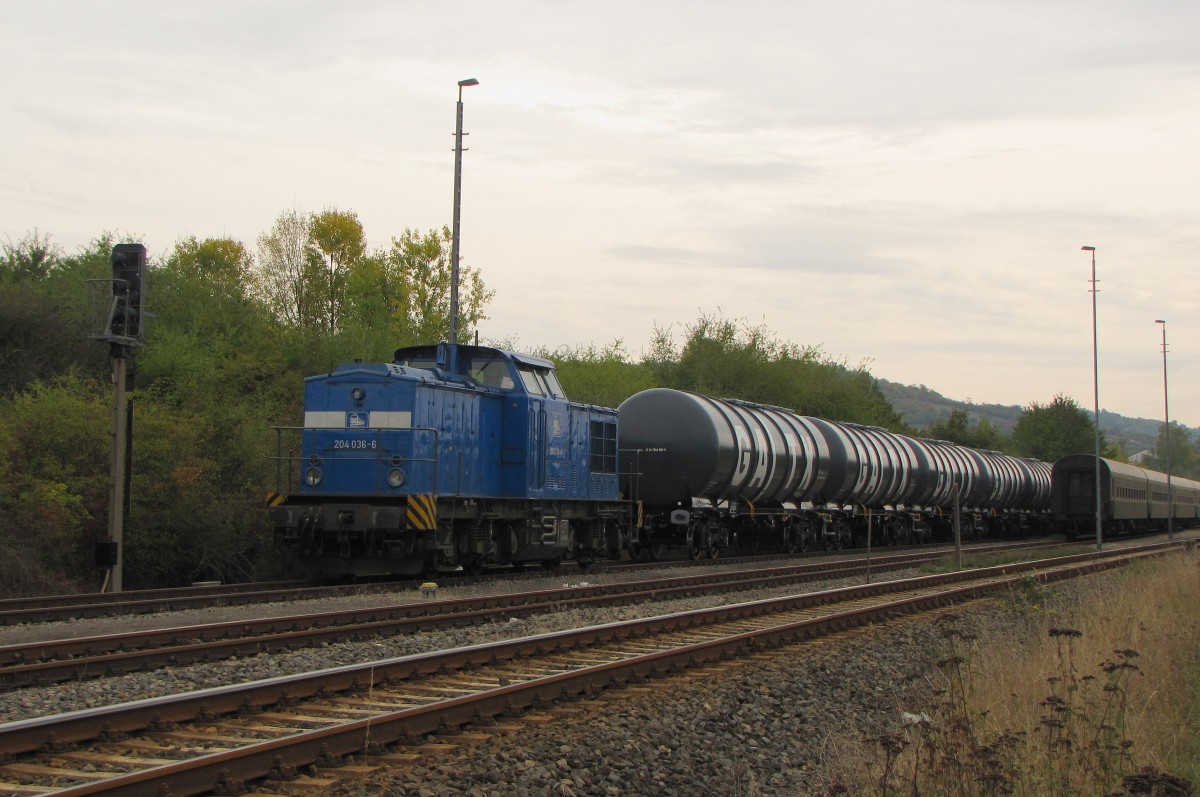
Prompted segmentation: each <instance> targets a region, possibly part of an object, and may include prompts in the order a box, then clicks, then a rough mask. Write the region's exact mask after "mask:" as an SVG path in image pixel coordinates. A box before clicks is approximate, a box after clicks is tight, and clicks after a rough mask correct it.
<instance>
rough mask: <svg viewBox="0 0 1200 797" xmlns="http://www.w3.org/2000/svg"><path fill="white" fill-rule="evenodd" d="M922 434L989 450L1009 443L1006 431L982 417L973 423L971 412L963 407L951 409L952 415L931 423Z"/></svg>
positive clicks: (995, 449) (997, 448) (1003, 446)
mask: <svg viewBox="0 0 1200 797" xmlns="http://www.w3.org/2000/svg"><path fill="white" fill-rule="evenodd" d="M922 435H923V436H924V437H931V438H933V439H935V440H949V441H950V442H952V443H958V444H959V445H962V446H970V447H972V448H982V449H985V450H989V451H1002V450H1005V449H1006V448H1007V447H1008V445H1009V441H1008V440H1007V439H1006V438H1005V436H1004V433H1003V432H1001V431H1000V430H999V429H997V428H996V427H995V425H994V424H993V423H992V422H991V421H989V420H988V419H987V418H980V419H978V420H977V421H976V422H975V424H974V425H972V424H971V416H970V413H968V412H967V411H966V410H964V409H961V408H955V409H953V410H951V411H950V417H948V418H946V419H945V420H941V421H936V422H934V423H931V424H930V425H929V426H928V427H927V428H926V429H925V430H924V431H923V432H922Z"/></svg>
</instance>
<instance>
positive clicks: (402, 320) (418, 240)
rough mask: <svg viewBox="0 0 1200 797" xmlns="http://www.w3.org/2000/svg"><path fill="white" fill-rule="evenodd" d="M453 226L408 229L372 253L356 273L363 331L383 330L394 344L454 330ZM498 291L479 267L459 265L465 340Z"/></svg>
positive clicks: (355, 298)
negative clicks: (384, 248) (425, 230)
mask: <svg viewBox="0 0 1200 797" xmlns="http://www.w3.org/2000/svg"><path fill="white" fill-rule="evenodd" d="M450 245H451V237H450V228H449V227H443V228H442V229H441V230H430V231H429V232H428V233H425V234H422V233H420V232H418V231H417V230H413V229H405V230H404V233H403V234H402V235H400V237H398V238H393V239H392V246H391V248H390V249H389V250H387V251H386V252H383V253H380V254H378V255H376V256H374V257H370V258H367V259H366V260H365V261H364V262H363V267H362V268H361V269H359V270H357V271H356V272H355V273H353V274H352V275H351V278H350V279H351V282H350V284H349V285H348V297H349V304H350V313H351V315H352V317H353V320H354V324H355V325H356V326H357V327H358V328H359V329H360V330H371V331H372V332H373V334H375V335H380V334H381V333H383V332H384V331H385V330H386V332H387V334H388V335H390V337H391V339H392V341H394V345H406V344H414V343H436V342H437V341H439V340H445V339H446V338H447V337H448V336H449V334H450V283H451V268H450V248H451V246H450ZM494 295H495V292H494V291H491V290H488V289H487V287H486V286H485V285H484V283H483V278H482V276H481V275H480V274H479V271H478V270H476V269H474V268H471V267H469V266H465V267H461V268H460V269H459V290H458V329H459V340H460V341H461V342H466V341H469V340H470V339H471V337H472V335H473V331H474V328H475V327H477V326H478V324H479V322H480V321H482V320H483V319H485V318H487V316H486V315H484V313H483V308H484V307H485V306H486V305H487V303H488V302H489V301H491V299H492V297H493V296H494Z"/></svg>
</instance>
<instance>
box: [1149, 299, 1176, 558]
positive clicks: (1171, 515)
mask: <svg viewBox="0 0 1200 797" xmlns="http://www.w3.org/2000/svg"><path fill="white" fill-rule="evenodd" d="M1154 323H1156V324H1162V352H1163V419H1164V423H1165V429H1164V431H1163V443H1164V445H1166V447H1167V540H1168V541H1170V540H1174V539H1175V527H1174V524H1175V496H1174V494H1173V491H1172V490H1171V405H1170V403H1169V402H1168V400H1167V322H1166V321H1165V320H1163V319H1161V318H1160V319H1158V320H1157V321H1155V322H1154Z"/></svg>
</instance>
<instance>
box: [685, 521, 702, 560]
mask: <svg viewBox="0 0 1200 797" xmlns="http://www.w3.org/2000/svg"><path fill="white" fill-rule="evenodd" d="M705 536H706V535H705V533H704V527H703V526H701V525H699V524H695V523H693V524H692V525H690V526H688V531H687V552H688V557H690V558H691V559H692V561H695V560H697V559H699V558H700V557H701V556H703V555H704V548H705V542H706V540H705Z"/></svg>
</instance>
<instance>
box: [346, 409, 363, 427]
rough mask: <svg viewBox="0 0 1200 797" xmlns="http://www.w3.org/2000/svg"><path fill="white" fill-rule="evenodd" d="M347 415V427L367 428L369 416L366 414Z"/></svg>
mask: <svg viewBox="0 0 1200 797" xmlns="http://www.w3.org/2000/svg"><path fill="white" fill-rule="evenodd" d="M346 415H347V418H346V425H347V426H349V427H350V428H351V429H366V428H367V414H366V413H365V412H348V413H346Z"/></svg>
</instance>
